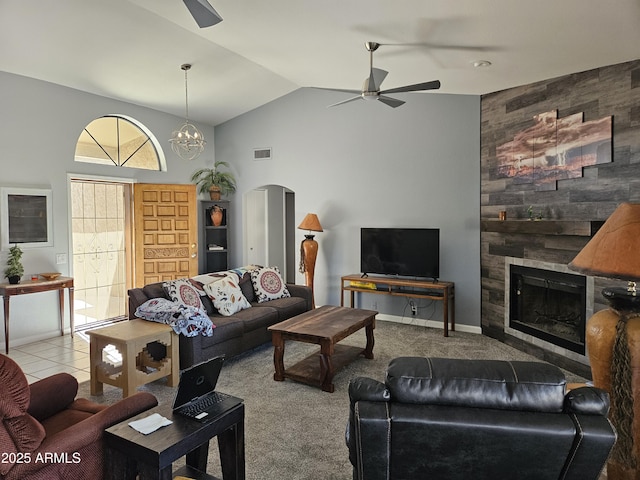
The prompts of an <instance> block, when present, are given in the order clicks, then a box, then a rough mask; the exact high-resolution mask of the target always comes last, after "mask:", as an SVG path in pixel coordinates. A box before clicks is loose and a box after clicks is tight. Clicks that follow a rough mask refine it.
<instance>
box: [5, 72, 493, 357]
mask: <svg viewBox="0 0 640 480" xmlns="http://www.w3.org/2000/svg"><path fill="white" fill-rule="evenodd" d="M341 98H343V97H342V96H337V95H336V94H334V93H329V92H323V91H319V90H307V89H302V90H298V91H296V92H294V93H292V94H290V95H287V96H285V97H282V98H280V99H278V100H277V101H274V102H272V103H270V104H268V105H265V106H263V107H261V108H258V109H256V110H254V111H252V112H249V113H248V114H245V115H243V116H241V117H238V118H237V119H234V120H232V121H229V122H227V123H225V124H223V125H221V126H219V127H216V128H215V137H216V138H215V142H214V129H213V127H207V126H206V125H202V124H198V126H199V127H200V128H201V130H203V133H204V135H205V138H206V139H207V141H208V144H207V149H206V151H205V154H204V155H203V156H202V157H201V158H199V159H198V160H196V161H193V162H190V163H188V164H186V165H185V162H184V161H182V160H178V159H177V158H176V157H175V155H174V154H173V153H172V152H171V149H170V147H169V144H168V142H167V139H168V138H169V136H170V135H171V132H172V131H173V130H174V129H175V127H176V126H178V125H179V123H180V122H181V121H182V118H179V117H175V116H171V115H167V114H164V113H161V112H158V111H154V110H151V109H147V108H143V107H140V106H137V105H133V104H128V103H124V102H118V101H115V100H111V99H108V98H104V97H99V96H96V95H91V94H87V93H83V92H80V91H77V90H73V89H69V88H65V87H60V86H57V85H54V84H51V83H47V82H42V81H39V80H34V79H29V78H25V77H20V76H16V75H12V74H8V73H5V72H0V127H1V128H0V140H1V141H2V145H3V147H4V148H3V153H2V156H0V166H1V167H2V173H1V174H0V185H1V186H13V187H36V188H50V189H52V191H53V216H54V246H53V247H50V248H34V249H29V250H26V251H25V255H24V266H25V274H26V275H27V276H28V275H30V274H31V273H37V272H44V271H60V272H62V273H63V275H68V274H72V273H73V272H72V271H71V270H70V265H71V264H70V263H67V264H66V265H56V263H55V258H56V254H57V253H66V254H67V256H68V257H70V255H71V250H70V246H69V241H70V234H69V202H68V192H67V178H68V174H82V175H100V176H105V177H118V178H130V179H135V180H136V181H139V182H149V183H188V182H189V177H190V175H191V173H192V172H193V171H194V170H196V169H197V168H200V167H202V166H205V165H206V166H211V165H212V164H213V160H214V147H215V155H216V158H218V159H221V160H227V161H229V162H230V163H231V170H232V171H233V172H234V173H235V174H236V177H237V179H238V187H239V188H238V191H237V192H236V194H235V195H233V196H231V197H230V200H232V202H234V203H233V207H232V208H233V210H234V212H235V213H234V215H235V217H234V218H239V217H238V215H239V212H242V205H241V202H242V195H243V193H244V192H246V191H248V190H250V189H253V188H256V187H258V186H261V185H265V184H277V185H283V186H286V187H288V188H290V189H291V190H293V191H294V192H295V194H296V203H295V205H296V213H295V220H296V225H297V224H298V223H299V222H300V221H301V220H302V218H303V217H304V215H305V214H306V213H308V212H316V213H318V215H319V217H320V220H321V222H322V225H323V227H324V229H325V232H323V233H320V234H318V235H317V236H316V239H317V240H318V241H319V243H320V253H319V258H318V264H317V267H316V290H317V291H316V300H317V302H318V304H324V303H333V304H338V303H339V285H340V281H339V279H340V276H341V275H344V274H347V273H355V272H357V271H358V270H359V255H360V252H359V229H360V227H362V226H409V227H421V226H424V227H440V228H441V229H442V252H441V265H442V268H441V277H442V279H446V280H452V281H455V282H456V287H457V288H456V293H457V302H456V310H457V320H458V322H459V323H461V324H466V325H470V326H474V328H475V327H478V328H479V325H480V267H479V258H480V253H479V237H480V233H479V196H480V176H479V158H480V153H479V144H480V141H479V135H480V98H479V97H476V96H451V95H440V94H433V95H430V94H412V95H409V96H408V100H409V101H408V102H407V104H406V105H404V106H403V107H401V108H399V109H395V110H394V109H391V108H387V107H385V106H384V105H380V104H377V103H371V102H356V103H352V104H348V105H345V106H342V107H337V108H333V109H327V108H325V106H326V105H328V104H330V103H333V102H334V101H338V100H340V99H341ZM108 113H119V114H124V115H129V116H131V117H133V118H135V119H137V120H139V121H140V122H142V123H143V124H144V125H146V126H147V127H148V128H149V129H150V130H151V132H153V133H154V135H155V136H156V137H157V138H158V140H159V141H160V143H161V144H162V145H163V147H164V148H165V154H166V157H167V166H168V172H149V171H143V170H133V169H126V168H115V167H106V166H100V165H91V164H83V163H76V162H74V161H73V155H74V151H75V144H76V141H77V138H78V136H79V134H80V132H81V131H82V128H83V127H84V126H86V125H87V124H88V123H89V122H90V121H91V120H93V119H95V118H97V117H99V116H102V115H105V114H108ZM218 142H220V144H218ZM256 147H272V148H273V154H274V158H273V160H271V161H264V162H254V161H253V160H252V158H253V148H256ZM232 233H233V237H232V239H233V242H234V245H233V252H234V253H233V255H234V257H233V258H232V264H234V263H239V262H240V261H241V260H242V251H243V249H242V243H241V242H242V238H243V237H242V222H240V221H237V222H235V224H234V225H233V232H232ZM296 233H298V235H297V237H298V238H297V242H300V241H301V240H302V238H303V232H298V231H296ZM296 255H297V252H296ZM5 261H6V252H0V266H3V265H4V263H5ZM3 269H4V268H3ZM297 281H298V283H303V282H304V279H303V276H302V275H301V274H297ZM368 298H369V299H365V301H366V302H369V301H370V299H372V298H373V297H372V296H368ZM378 302H379V309H380V311H382V312H386V313H389V314H390V315H402V308H403V306H404V303H402V304H398V303H397V302H391V304H390V305H389V306H388V307H387V306H386V305H385V303H384V302H382V301H381V300H380V299H378ZM364 306H367V305H364ZM0 308H1V307H0ZM57 308H58V307H57V295H56V294H55V293H52V292H47V293H40V294H36V296H24V297H14V298H13V299H12V300H11V340H12V344H14V345H17V344H19V343H24V342H26V341H33V340H37V339H39V338H45V337H47V336H54V335H56V331H57V328H58V315H57V311H58V310H57ZM439 308H440V306H439V305H438V306H435V310H433V311H432V310H431V307H429V308H425V309H423V311H421V312H420V315H423V316H424V317H425V318H440V313H439ZM66 317H67V318H66V323H67V325H68V308H67V314H66ZM2 340H4V339H2Z"/></svg>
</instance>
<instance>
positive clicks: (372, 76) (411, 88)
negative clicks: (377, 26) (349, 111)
mask: <svg viewBox="0 0 640 480" xmlns="http://www.w3.org/2000/svg"><path fill="white" fill-rule="evenodd" d="M364 45H365V47H366V49H367V50H368V51H369V77H368V78H366V79H365V80H364V83H363V84H362V89H361V90H350V89H344V88H322V87H315V88H320V89H321V90H331V91H334V92H346V93H355V94H357V96H356V97H352V98H348V99H347V100H343V101H341V102H338V103H334V104H333V105H329V106H330V107H335V106H336V105H342V104H344V103H349V102H353V101H355V100H363V99H364V100H379V101H381V102H382V103H384V104H385V105H389V106H390V107H393V108H396V107H399V106H400V105H402V104H404V103H405V102H403V101H402V100H398V99H396V98H392V97H387V96H386V94H388V93H404V92H421V91H425V90H437V89H438V88H440V81H439V80H432V81H430V82H423V83H416V84H413V85H405V86H404V87H397V88H390V89H388V90H380V85H381V84H382V82H383V81H384V79H385V78H386V76H387V74H388V73H389V72H387V71H386V70H382V69H381V68H374V67H373V52H375V51H376V50H377V49H378V47H379V46H380V44H379V43H376V42H366V43H365V44H364Z"/></svg>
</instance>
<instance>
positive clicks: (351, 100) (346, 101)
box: [327, 95, 362, 108]
mask: <svg viewBox="0 0 640 480" xmlns="http://www.w3.org/2000/svg"><path fill="white" fill-rule="evenodd" d="M356 100H362V96H360V95H358V96H357V97H352V98H349V99H347V100H343V101H341V102H338V103H334V104H333V105H328V106H327V108H330V107H337V106H338V105H342V104H345V103H349V102H354V101H356Z"/></svg>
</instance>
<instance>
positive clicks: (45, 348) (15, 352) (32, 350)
mask: <svg viewBox="0 0 640 480" xmlns="http://www.w3.org/2000/svg"><path fill="white" fill-rule="evenodd" d="M9 357H11V358H12V359H13V360H15V361H16V363H18V365H20V368H22V371H23V372H24V374H25V375H26V377H27V380H28V382H29V383H33V382H35V381H36V380H39V379H41V378H45V377H48V376H50V375H53V374H55V373H60V372H67V373H70V374H71V375H73V376H74V377H76V378H77V379H78V382H84V381H87V380H89V378H90V374H89V337H88V335H86V334H84V333H83V332H76V333H75V334H74V336H73V338H71V335H69V334H67V335H65V336H64V337H53V338H50V339H47V340H42V341H40V342H35V343H29V344H27V345H19V346H15V347H14V346H10V348H9Z"/></svg>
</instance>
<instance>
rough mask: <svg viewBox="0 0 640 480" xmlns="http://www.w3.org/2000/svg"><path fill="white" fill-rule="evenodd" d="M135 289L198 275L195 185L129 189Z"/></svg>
mask: <svg viewBox="0 0 640 480" xmlns="http://www.w3.org/2000/svg"><path fill="white" fill-rule="evenodd" d="M133 204H134V244H135V262H134V264H135V268H134V270H135V274H134V278H135V285H134V287H143V286H144V285H147V284H149V283H154V282H161V281H165V280H174V279H176V278H184V277H192V276H194V275H197V274H198V243H197V238H198V233H197V224H198V212H197V207H196V186H195V185H158V184H150V183H137V184H134V186H133Z"/></svg>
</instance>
